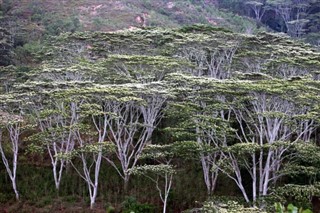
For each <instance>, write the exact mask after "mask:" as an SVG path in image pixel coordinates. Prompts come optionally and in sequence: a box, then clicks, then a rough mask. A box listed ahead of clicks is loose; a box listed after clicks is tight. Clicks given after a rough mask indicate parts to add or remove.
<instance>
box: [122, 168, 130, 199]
mask: <svg viewBox="0 0 320 213" xmlns="http://www.w3.org/2000/svg"><path fill="white" fill-rule="evenodd" d="M129 178H130V176H129V175H128V174H127V173H125V175H124V184H123V191H124V194H125V195H127V194H128V190H129Z"/></svg>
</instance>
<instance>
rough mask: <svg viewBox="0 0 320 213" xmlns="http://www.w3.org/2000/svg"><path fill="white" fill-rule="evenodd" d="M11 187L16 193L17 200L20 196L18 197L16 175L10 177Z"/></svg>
mask: <svg viewBox="0 0 320 213" xmlns="http://www.w3.org/2000/svg"><path fill="white" fill-rule="evenodd" d="M12 188H13V191H14V193H15V195H16V200H17V201H18V200H19V199H20V197H19V192H18V190H17V184H16V177H13V179H12Z"/></svg>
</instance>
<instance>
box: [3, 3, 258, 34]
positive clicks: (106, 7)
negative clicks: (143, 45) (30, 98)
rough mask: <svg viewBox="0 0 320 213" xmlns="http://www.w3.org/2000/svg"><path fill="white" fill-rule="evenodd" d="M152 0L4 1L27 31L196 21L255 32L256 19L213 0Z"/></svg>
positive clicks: (5, 8) (110, 28) (8, 11)
mask: <svg viewBox="0 0 320 213" xmlns="http://www.w3.org/2000/svg"><path fill="white" fill-rule="evenodd" d="M201 2H202V1H191V0H190V1H182V0H178V1H168V0H161V1H151V0H124V1H114V0H94V1H91V0H90V1H89V0H77V1H75V0H70V1H52V0H23V1H21V0H5V1H4V2H3V4H2V10H3V13H4V14H6V15H9V16H11V18H14V19H15V21H16V22H17V23H20V25H23V26H24V29H25V30H28V31H29V32H30V31H33V33H34V34H36V33H37V32H38V33H39V34H41V33H49V34H59V33H60V32H62V31H75V30H99V31H114V30H119V29H128V28H133V27H142V26H147V27H149V26H165V27H175V26H179V25H187V24H194V23H203V24H211V25H218V26H223V27H226V28H229V29H233V30H235V31H238V32H246V31H247V32H252V31H254V29H255V24H254V22H253V21H251V20H250V19H247V18H243V17H240V16H237V15H234V14H232V13H227V12H222V11H219V10H218V9H217V8H216V5H215V3H214V1H205V3H204V2H202V3H201Z"/></svg>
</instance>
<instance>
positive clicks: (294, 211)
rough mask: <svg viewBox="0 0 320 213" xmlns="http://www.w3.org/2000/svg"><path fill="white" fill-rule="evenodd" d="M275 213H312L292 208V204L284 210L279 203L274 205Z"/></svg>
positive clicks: (307, 210) (308, 210)
mask: <svg viewBox="0 0 320 213" xmlns="http://www.w3.org/2000/svg"><path fill="white" fill-rule="evenodd" d="M274 206H275V210H276V213H312V211H311V210H310V209H303V208H298V207H296V206H294V205H293V204H292V203H290V204H288V206H287V207H286V208H285V207H284V206H283V205H282V204H281V203H275V204H274Z"/></svg>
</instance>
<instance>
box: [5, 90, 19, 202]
mask: <svg viewBox="0 0 320 213" xmlns="http://www.w3.org/2000/svg"><path fill="white" fill-rule="evenodd" d="M15 102H16V100H15V98H13V97H12V94H10V95H1V110H0V154H1V159H2V162H3V164H4V166H5V168H6V171H7V174H8V175H9V177H10V180H11V183H12V188H13V191H14V193H15V197H16V200H19V196H20V195H19V191H18V188H17V165H18V156H19V145H20V135H21V131H22V127H23V122H24V118H23V116H22V111H20V109H19V108H18V109H17V108H16V107H17V105H16V103H15ZM6 133H7V135H8V137H7V138H6V137H5V134H6ZM8 155H12V156H11V157H8ZM10 160H11V161H12V162H10Z"/></svg>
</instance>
